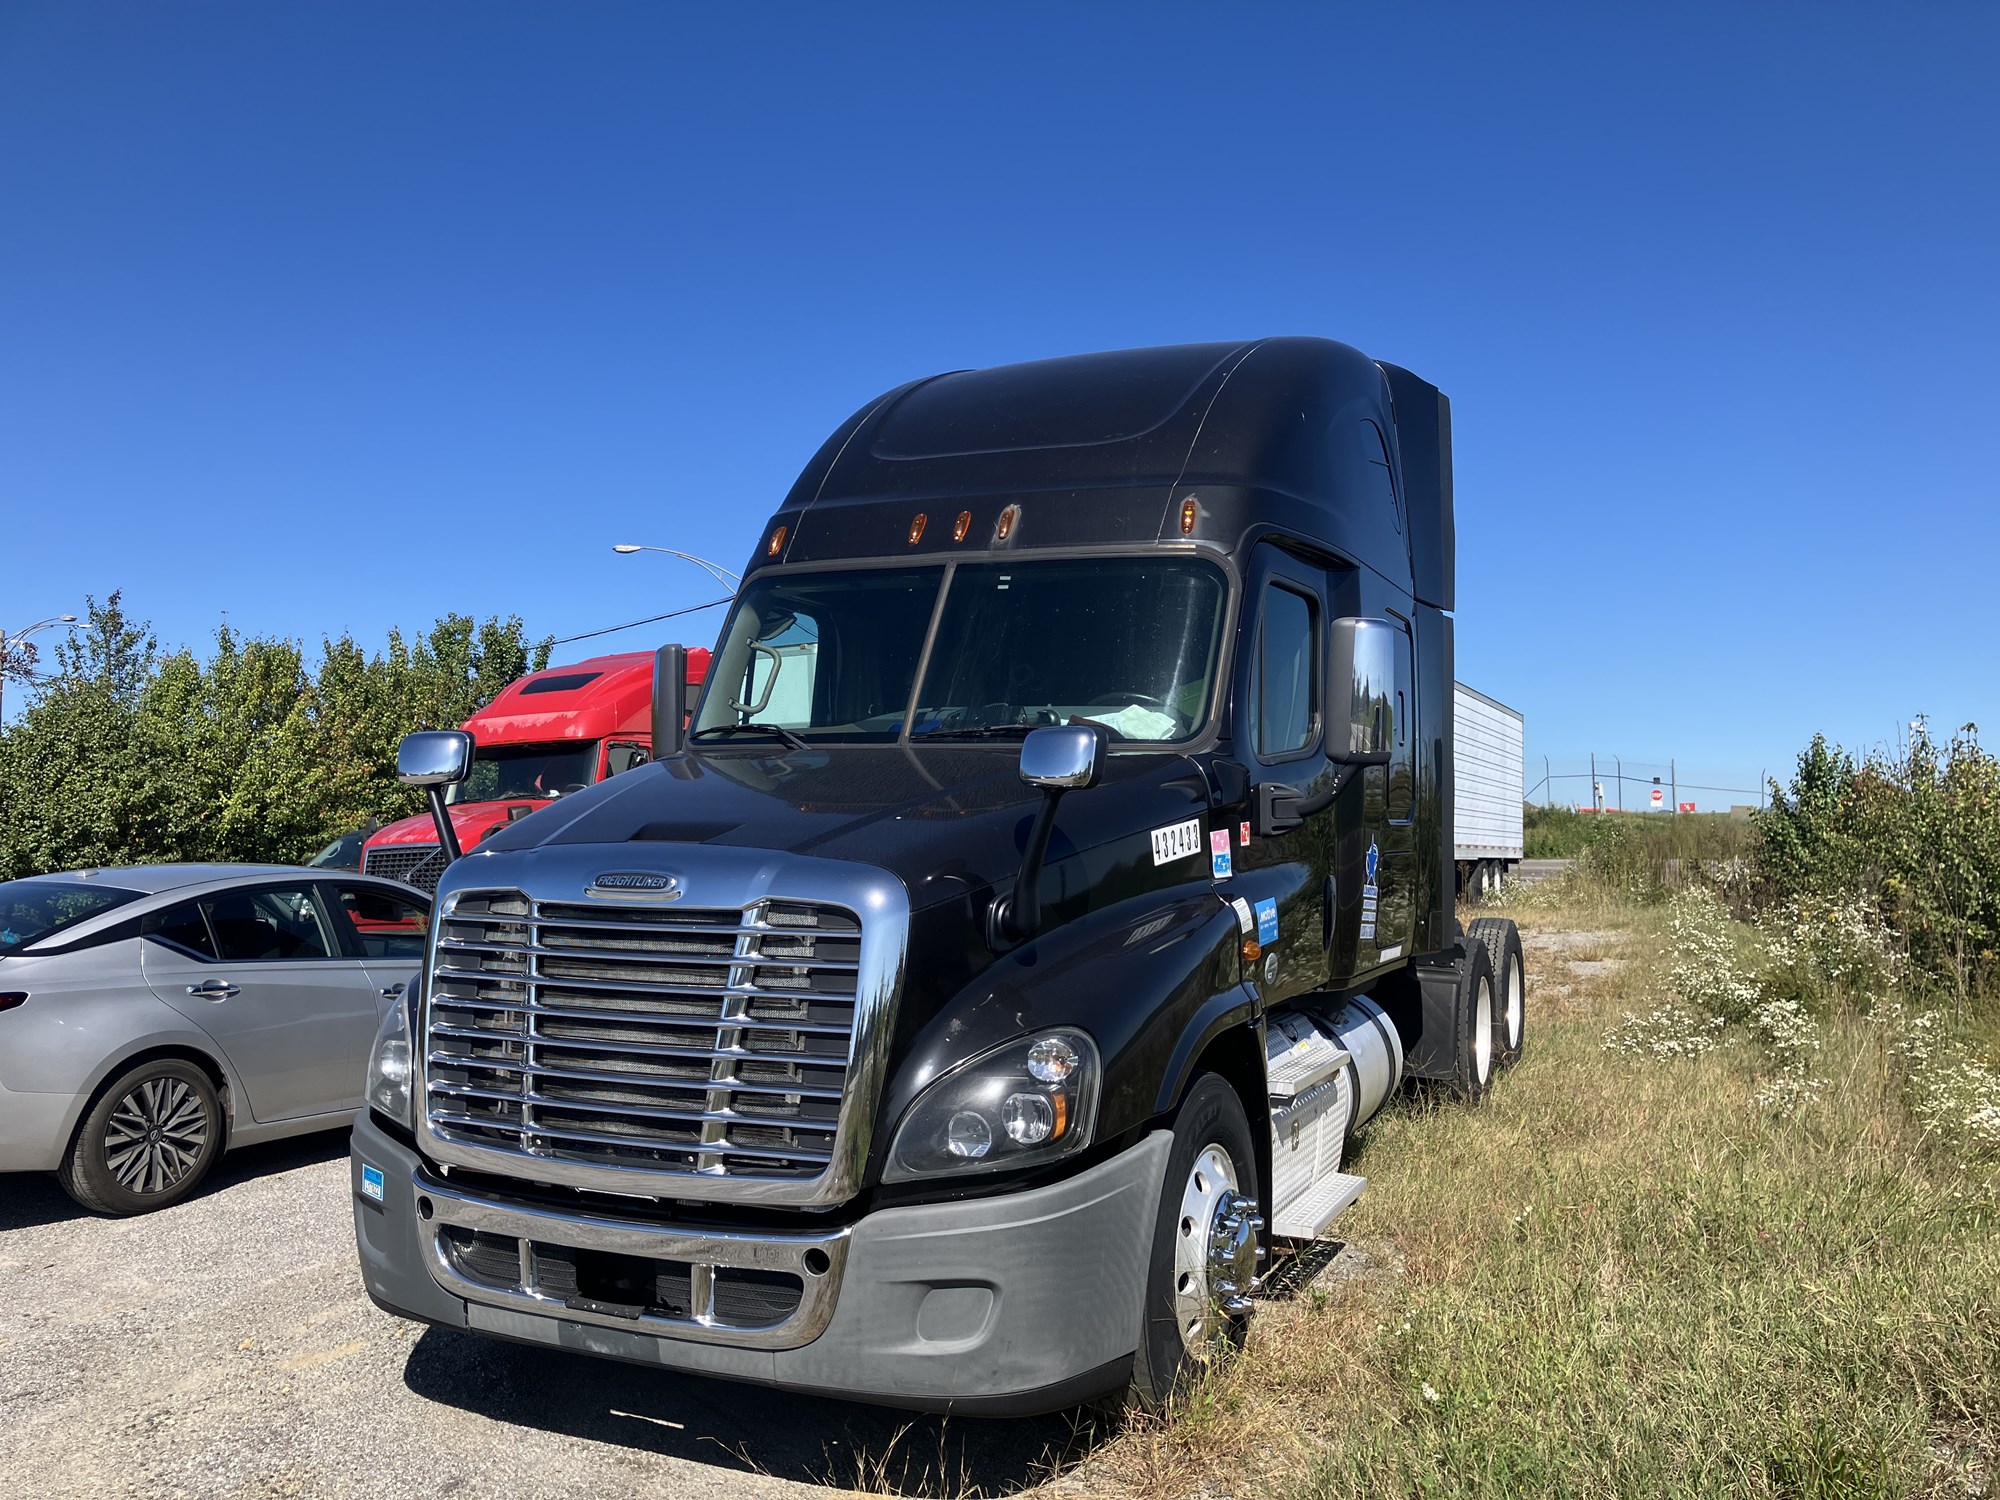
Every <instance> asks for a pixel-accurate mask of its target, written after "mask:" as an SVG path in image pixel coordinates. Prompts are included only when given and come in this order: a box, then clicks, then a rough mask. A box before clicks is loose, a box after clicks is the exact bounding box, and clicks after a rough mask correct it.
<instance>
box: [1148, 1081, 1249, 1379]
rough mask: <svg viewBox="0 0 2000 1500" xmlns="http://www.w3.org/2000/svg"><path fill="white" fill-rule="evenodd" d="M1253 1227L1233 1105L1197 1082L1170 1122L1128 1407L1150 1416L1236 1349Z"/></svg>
mask: <svg viewBox="0 0 2000 1500" xmlns="http://www.w3.org/2000/svg"><path fill="white" fill-rule="evenodd" d="M1263 1227H1264V1218H1263V1214H1262V1211H1261V1210H1260V1209H1259V1208H1258V1206H1257V1150H1256V1145H1255V1143H1254V1141H1253V1139H1252V1137H1251V1134H1250V1121H1249V1118H1248V1117H1247V1116H1246V1115H1245V1114H1244V1112H1243V1101H1242V1100H1241V1099H1239V1098H1237V1096H1236V1090H1235V1089H1233V1088H1231V1087H1230V1086H1229V1084H1228V1082H1227V1081H1226V1080H1224V1079H1223V1078H1222V1077H1221V1076H1220V1075H1218V1074H1215V1073H1203V1074H1201V1075H1200V1076H1198V1077H1197V1078H1196V1079H1195V1081H1194V1082H1193V1084H1192V1085H1190V1086H1189V1088H1188V1091H1187V1094H1186V1096H1185V1097H1184V1098H1183V1099H1182V1101H1181V1108H1180V1113H1179V1114H1178V1115H1177V1116H1176V1117H1175V1119H1174V1144H1173V1150H1172V1151H1171V1152H1170V1153H1169V1155H1168V1158H1167V1178H1166V1183H1165V1185H1164V1186H1163V1187H1162V1189H1161V1191H1160V1212H1159V1217H1158V1220H1157V1222H1156V1223H1155V1225H1154V1229H1153V1252H1152V1257H1151V1260H1150V1263H1149V1267H1148V1271H1147V1276H1146V1294H1145V1302H1144V1304H1143V1310H1142V1316H1141V1320H1140V1325H1139V1350H1138V1354H1137V1355H1136V1357H1135V1358H1134V1359H1133V1362H1132V1389H1131V1392H1130V1398H1131V1400H1132V1401H1133V1402H1135V1403H1136V1404H1137V1405H1138V1406H1140V1407H1141V1408H1143V1409H1144V1410H1146V1411H1149V1412H1158V1411H1160V1410H1161V1409H1163V1408H1164V1407H1165V1406H1166V1405H1167V1403H1168V1402H1169V1401H1171V1400H1172V1399H1173V1397H1174V1396H1175V1395H1176V1394H1177V1393H1179V1392H1181V1391H1183V1390H1185V1389H1186V1388H1187V1386H1188V1385H1189V1383H1190V1382H1191V1381H1192V1380H1193V1378H1194V1377H1195V1375H1196V1374H1198V1373H1199V1372H1200V1370H1201V1368H1202V1366H1203V1365H1205V1364H1206V1363H1207V1362H1208V1361H1209V1359H1210V1358H1211V1357H1212V1356H1214V1355H1215V1354H1217V1353H1221V1352H1225V1351H1227V1350H1229V1349H1234V1348H1240V1347H1241V1346H1242V1343H1243V1336H1244V1332H1245V1326H1246V1321H1247V1315H1248V1312H1249V1305H1248V1303H1249V1293H1250V1289H1251V1285H1252V1284H1253V1283H1254V1280H1255V1276H1256V1265H1257V1257H1258V1254H1259V1245H1260V1232H1261V1231H1262V1229H1263Z"/></svg>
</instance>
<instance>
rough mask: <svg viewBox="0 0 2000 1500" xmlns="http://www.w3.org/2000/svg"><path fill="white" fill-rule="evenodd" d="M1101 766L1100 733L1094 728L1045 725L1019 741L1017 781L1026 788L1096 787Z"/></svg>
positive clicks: (1102, 739) (1081, 725)
mask: <svg viewBox="0 0 2000 1500" xmlns="http://www.w3.org/2000/svg"><path fill="white" fill-rule="evenodd" d="M1103 763H1104V731H1103V730H1101V729H1099V728H1098V727H1097V726H1096V725H1094V724H1045V725H1043V726H1042V727H1041V728H1040V729H1031V730H1029V731H1028V737H1027V738H1026V739H1024V740H1022V741H1021V779H1022V780H1023V781H1025V782H1027V783H1028V785H1029V786H1044V787H1068V788H1076V787H1092V786H1096V785H1097V777H1098V774H1099V772H1100V771H1102V770H1103Z"/></svg>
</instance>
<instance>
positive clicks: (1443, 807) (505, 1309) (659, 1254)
mask: <svg viewBox="0 0 2000 1500" xmlns="http://www.w3.org/2000/svg"><path fill="white" fill-rule="evenodd" d="M1452 526H1453V523H1452V488H1451V433H1450V415H1449V406H1448V404H1447V402H1446V399H1445V398H1444V396H1442V395H1441V394H1440V393H1439V391H1438V390H1437V389H1436V388H1435V387H1434V386H1432V385H1429V384H1428V383H1426V382H1425V381H1423V380H1421V379H1419V378H1418V377H1417V376H1415V375H1412V374H1411V373H1409V372H1408V371H1407V370H1403V369H1399V368H1397V367H1396V366H1394V365H1388V364H1380V363H1377V362H1375V361H1373V360H1370V359H1369V358H1367V357H1366V356H1364V355H1363V354H1361V353H1360V352H1359V351H1357V350H1355V349H1352V348H1349V347H1348V346H1346V345H1343V344H1339V343H1334V342H1330V341H1327V340H1323V339H1313V338H1274V339H1265V340H1261V341H1257V342H1252V343H1244V344H1200V345H1186V346H1179V347H1172V348H1160V349H1142V350H1133V351H1128V352H1122V353H1107V354H1091V355H1083V356H1079V357H1075V358H1067V359H1052V360H1046V361H1041V362H1036V363H1030V364H1022V365H1014V366H1008V367H1003V368H997V369H987V370H977V371H965V372H959V373H955V374H948V375H941V376H936V377H933V378H931V379H927V380H919V381H915V382H913V383H911V384H909V385H906V386H903V387H901V388H900V389H897V390H894V391H891V392H889V393H888V394H887V395H885V396H883V397H881V398H880V399H879V400H876V401H872V402H870V403H869V404H868V405H867V406H865V407H863V408H862V409H861V410H860V411H859V412H857V413H856V414H855V415H854V416H853V417H852V418H851V419H850V420H848V421H847V422H846V423H845V424H843V425H842V426H841V427H840V429H839V430H838V431H836V432H835V433H834V434H833V435H832V436H831V437H830V438H829V439H827V441H826V444H825V445H824V446H823V447H822V448H821V449H820V451H819V453H818V454H817V455H816V456H815V457H814V458H813V460H812V462H811V463H810V464H808V465H807V466H806V469H805V472H804V473H803V474H802V475H801V476H800V478H799V480H798V482H797V484H796V485H794V486H793V488H792V491H791V493H790V495H789V496H788V497H787V498H786V500H785V502H784V504H783V505H782V506H781V507H780V508H779V509H778V511H777V513H776V514H775V515H774V516H772V517H771V519H770V520H769V522H768V523H767V524H766V525H765V526H764V528H763V530H762V532H761V533H760V535H759V538H758V541H757V544H756V548H755V551H754V554H753V556H752V557H751V559H750V564H749V566H748V567H747V568H746V569H745V572H744V577H743V583H742V587H741V589H740V591H739V593H738V594H737V597H736V599H735V602H734V605H733V607H732V610H731V613H730V615H729V619H728V622H727V625H726V627H725V628H724V630H723V632H722V637H721V640H720V641H719V643H718V644H717V646H716V648H715V658H714V667H713V669H712V671H711V673H710V676H709V680H708V683H707V686H706V688H705V690H704V691H703V692H702V694H701V698H700V702H699V704H698V706H696V707H695V708H694V711H693V713H692V715H691V720H690V719H689V718H688V717H687V716H686V713H685V705H684V703H683V700H682V697H681V690H680V684H681V682H682V681H683V679H684V673H683V671H682V670H681V668H680V666H679V663H678V653H679V648H677V647H667V648H664V649H663V650H662V652H661V672H660V675H659V678H658V686H657V688H656V693H655V714H656V720H655V738H654V744H655V746H656V747H657V748H658V750H659V751H660V752H662V753H660V758H659V759H658V760H657V761H656V762H655V763H653V764H651V765H648V766H645V767H643V768H642V769H640V770H637V771H634V772H631V773H628V774H627V775H624V776H620V777H617V778H615V779H614V780H610V781H606V782H604V783H603V784H601V785H598V786H594V787H590V788H588V789H586V790H584V791H581V792H577V793H574V794H572V795H570V796H567V797H564V798H562V799H561V801H560V802H557V803H554V804H552V805H550V806H549V807H547V808H545V809H543V810H541V811H538V812H536V813H534V814H533V815H532V816H530V817H528V818H525V819H523V820H521V821H520V822H517V823H515V824H513V825H512V826H510V827H508V828H506V829H504V830H502V831H500V832H498V833H497V834H495V835H494V836H492V837H490V838H487V839H485V840H484V841H482V842H481V843H480V844H479V845H478V847H477V848H476V849H474V850H472V851H471V852H469V853H466V854H464V855H463V856H462V857H460V858H458V859H456V861H455V862H454V863H453V864H452V865H451V866H450V868H449V870H448V871H447V872H446V874H445V876H444V878H443V879H442V881H441V882H440V884H439V886H438V891H437V902H436V909H435V915H434V917H433V924H432V930H431V935H430V947H429V957H428V960H427V963H426V965H425V968H424V971H423V974H422V977H421V980H420V982H419V984H417V985H416V986H413V988H412V992H411V993H410V994H409V995H408V997H407V999H406V1003H405V1004H404V1005H403V1006H402V1007H401V1008H400V1009H399V1010H398V1011H397V1012H396V1013H395V1014H394V1015H392V1016H391V1018H390V1020H389V1022H388V1023H387V1025H386V1026H385V1027H384V1031H383V1034H382V1036H381V1038H380V1039H379V1040H378V1042H377V1046H376V1051H375V1056H374V1059H373V1061H372V1062H371V1065H370V1071H369V1081H368V1100H369V1108H368V1109H367V1111H366V1112H365V1113H364V1115H363V1117H362V1119H361V1120H360V1121H359V1122H358V1124H357V1125H356V1127H355V1132H354V1141H353V1164H352V1165H353V1171H352V1178H353V1191H354V1222H355V1231H356V1235H357V1237H358V1240H359V1246H360V1254H361V1263H362V1269H363V1275H364V1278H365V1280H366V1283H367V1287H368V1291H369V1293H370V1295H371V1296H372V1297H373V1298H374V1299H375V1301H376V1302H377V1303H378V1304H379V1305H380V1306H382V1307H383V1308H384V1309H386V1310H388V1311H390V1312H393V1313H396V1314H399V1315H401V1316H404V1317H410V1318H417V1319H422V1320H424V1321H427V1322H430V1323H435V1324H439V1325H442V1326H446V1327H451V1328H464V1329H472V1330H475V1331H479V1332H483V1333H488V1334H492V1335H495V1336H497V1337H500V1338H506V1339H514V1340H519V1341H522V1342H525V1343H530V1344H540V1345H545V1346H548V1347H552V1348H562V1349H570V1350H577V1351H583V1352H589V1353H594V1354H600V1355H605V1356H607V1357H610V1358H615V1359H623V1360H630V1361H633V1362H636V1363H639V1364H647V1365H655V1366H664V1367H669V1368H673V1369H676V1370H683V1371H690V1372H698V1373H707V1374H713V1375H718V1376H724V1377H728V1378H731V1379H739V1380H750V1381H760V1382H765V1383H768V1384H771V1385H775V1386H780V1387H789V1388H794V1389H801V1390H810V1391H815V1392H821V1393H825V1394H832V1395H840V1396H846V1397H851V1398H855V1399H860V1400H866V1401H876V1402H886V1403H892V1404H897V1405H903V1406H911V1407H927V1408H949V1409H954V1410H961V1411H986V1412H995V1413H1005V1412H1017V1413H1026V1412H1034V1411H1043V1410H1052V1409H1056V1408H1059V1407H1063V1406H1066V1405H1070V1404H1072V1403H1077V1402H1081V1401H1085V1400H1090V1399H1095V1398H1100V1397H1105V1396H1115V1395H1117V1394H1118V1393H1121V1392H1130V1393H1132V1394H1133V1395H1135V1396H1136V1398H1137V1399H1138V1400H1140V1401H1142V1402H1144V1403H1146V1404H1149V1405H1157V1404H1158V1403H1160V1402H1162V1401H1164V1400H1165V1399H1166V1398H1167V1397H1168V1396H1169V1395H1170V1394H1171V1393H1172V1392H1173V1391H1174V1389H1175V1388H1176V1386H1177V1385H1178V1384H1179V1383H1180V1382H1181V1381H1182V1380H1183V1379H1184V1378H1185V1377H1186V1375H1187V1373H1188V1372H1189V1371H1190V1370H1192V1369H1193V1368H1195V1367H1196V1366H1198V1365H1199V1364H1200V1363H1201V1361H1202V1360H1203V1359H1204V1358H1205V1357H1206V1356H1207V1355H1208V1354H1209V1353H1210V1352H1212V1351H1213V1350H1214V1349H1215V1348H1216V1347H1218V1345H1219V1344H1220V1343H1221V1342H1223V1341H1226V1340H1232V1339H1238V1338H1240V1337H1241V1333H1242V1328H1243V1324H1244V1320H1245V1318H1246V1316H1247V1315H1248V1314H1249V1312H1250V1311H1251V1308H1252V1304H1253V1294H1254V1292H1255V1290H1256V1288H1257V1286H1258V1284H1259V1279H1260V1277H1261V1276H1263V1275H1266V1274H1268V1272H1269V1270H1270V1268H1271V1266H1272V1264H1273V1258H1274V1257H1277V1256H1282V1255H1284V1254H1286V1253H1287V1252H1290V1251H1294V1250H1296V1249H1298V1248H1299V1247H1301V1246H1302V1245H1304V1244H1305V1243H1307V1242H1310V1241H1312V1240H1314V1239H1315V1238H1317V1237H1319V1236H1321V1235H1322V1234H1323V1233H1324V1232H1325V1231H1326V1230H1327V1228H1328V1226H1329V1225H1330V1224H1331V1223H1332V1222H1333V1221H1334V1218H1335V1217H1336V1216H1337V1215H1338V1214H1339V1213H1340V1212H1341V1211H1342V1210H1343V1209H1345V1208H1346V1207H1347V1206H1348V1205H1349V1204H1351V1203H1352V1202H1353V1201H1354V1200H1355V1198H1356V1197H1357V1195H1358V1194H1359V1193H1360V1191H1361V1189H1362V1187H1363V1186H1364V1183H1363V1180H1362V1179H1361V1178H1360V1177H1358V1176H1354V1175H1352V1174H1350V1173H1348V1172H1347V1171H1346V1170H1345V1167H1346V1166H1347V1165H1348V1160H1347V1158H1348V1152H1349V1145H1350V1142H1351V1140H1352V1138H1353V1136H1354V1133H1355V1131H1356V1130H1357V1129H1358V1128H1359V1127H1360V1126H1361V1125H1362V1124H1363V1123H1364V1122H1365V1121H1366V1120H1367V1119H1368V1117H1369V1116H1370V1115H1371V1114H1373V1113H1374V1112H1375V1111H1376V1110H1378V1109H1379V1108H1380V1107H1381V1106H1382V1104H1383V1103H1384V1101H1385V1100H1386V1099H1387V1098H1389V1096H1390V1095H1391V1094H1392V1093H1393V1092H1394V1091H1395V1090H1396V1089H1398V1087H1399V1086H1401V1085H1402V1083H1403V1082H1404V1080H1406V1079H1427V1080H1433V1081H1435V1082H1436V1083H1437V1084H1439V1085H1442V1086H1444V1087H1446V1088H1448V1089H1450V1090H1452V1091H1454V1092H1455V1093H1457V1094H1458V1095H1459V1096H1461V1097H1463V1098H1465V1099H1467V1100H1472V1101H1476V1100H1477V1099H1478V1098H1479V1097H1480V1096H1481V1095H1482V1094H1483V1093H1484V1091H1485V1090H1486V1088H1487V1087H1488V1085H1489V1083H1490V1081H1491V1079H1492V1076H1493V1073H1494V1071H1495V1069H1496V1068H1497V1067H1498V1066H1499V1065H1501V1064H1503V1063H1505V1062H1506V1061H1507V1060H1509V1059H1510V1058H1511V1057H1512V1056H1513V1055H1514V1054H1516V1053H1518V1051H1519V1049H1520V1046H1521V1039H1522V1031H1521V1028H1522V1019H1523V1008H1524V1002H1525V995H1524V988H1525V976H1524V974H1523V967H1522V961H1521V949H1520V941H1519V937H1518V934H1517V933H1516V932H1515V931H1514V928H1513V926H1512V924H1511V923H1507V922H1504V921H1497V920H1492V919H1486V920H1482V921H1479V922H1475V923H1474V924H1472V930H1471V931H1470V932H1465V931H1462V930H1461V928H1460V926H1459V924H1458V922H1457V921H1456V919H1455V917H1454V912H1453V856H1454V846H1453V817H1452V616H1451V611H1452V608H1453V600H1452V590H1453V556H1452V554H1453V534H1452ZM469 750H470V746H469V741H468V740H467V737H465V736H463V735H461V734H457V733H454V732H442V733H434V734H422V735H413V736H411V737H410V738H409V739H408V740H406V741H405V744H404V747H403V752H402V763H401V769H402V771H403V774H404V777H405V779H406V780H408V781H410V782H412V784H417V785H426V786H430V787H432V788H433V792H432V795H433V802H434V805H435V806H436V807H437V808H438V810H439V816H440V823H441V828H440V836H441V837H442V838H444V839H445V842H446V845H447V848H450V847H451V842H450V838H449V833H450V830H449V823H448V820H445V819H444V818H443V816H442V800H441V796H440V794H439V792H438V790H437V789H438V788H439V787H440V786H441V785H443V784H445V783H448V782H450V781H451V780H452V779H453V778H454V777H457V776H460V775H462V774H464V769H465V766H466V764H467V762H468V758H469Z"/></svg>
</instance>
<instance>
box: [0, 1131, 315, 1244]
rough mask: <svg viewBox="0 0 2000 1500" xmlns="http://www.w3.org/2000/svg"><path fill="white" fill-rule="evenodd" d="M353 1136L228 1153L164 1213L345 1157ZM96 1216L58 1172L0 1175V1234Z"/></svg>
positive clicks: (307, 1139) (299, 1139) (302, 1139)
mask: <svg viewBox="0 0 2000 1500" xmlns="http://www.w3.org/2000/svg"><path fill="white" fill-rule="evenodd" d="M348 1132H349V1127H347V1126H345V1125H342V1126H340V1127H339V1128H337V1129H334V1130H322V1131H317V1132H315V1133H314V1134H312V1135H300V1136H293V1137H292V1138H291V1139H290V1140H283V1141H270V1142H267V1143H265V1144H264V1145H261V1146H244V1147H242V1148H241V1149H240V1150H235V1151H228V1152H224V1153H223V1157H222V1160H221V1161H219V1162H217V1163H216V1164H215V1168H214V1170H213V1171H211V1172H210V1173H209V1174H208V1180H207V1181H206V1182H204V1183H202V1185H201V1186H200V1187H199V1188H197V1189H196V1190H195V1193H194V1195H193V1196H192V1197H190V1198H187V1199H185V1200H184V1201H183V1202H181V1203H177V1204H175V1205H174V1206H173V1207H172V1208H169V1209H165V1210H162V1212H165V1213H169V1214H171V1213H175V1212H179V1211H181V1210H184V1209H187V1208H191V1207H194V1206H196V1205H198V1204H200V1203H201V1202H202V1201H203V1200H204V1199H206V1198H212V1197H214V1196H215V1195H216V1194H218V1193H223V1192H227V1191H228V1190H229V1189H230V1188H232V1187H235V1186H236V1185H237V1184H239V1183H243V1182H248V1181H250V1180H252V1179H253V1178H258V1177H265V1176H269V1175H272V1174H274V1173H278V1172H289V1171H291V1170H292V1169H293V1168H295V1167H310V1166H314V1165H316V1164H318V1163H320V1162H323V1161H331V1160H333V1159H334V1158H335V1157H337V1156H345V1155H346V1154H347V1137H348ZM95 1217H96V1215H94V1214H92V1213H91V1211H90V1210H89V1209H87V1208H84V1207H83V1206H82V1205H80V1204H79V1203H77V1201H76V1200H75V1199H74V1198H72V1197H70V1195H69V1194H68V1193H65V1192H64V1191H63V1190H62V1185H61V1184H60V1183H58V1182H57V1181H56V1174H55V1173H53V1172H10V1173H8V1174H6V1175H5V1176H0V1230H8V1229H28V1228H32V1227H33V1226H36V1225H40V1224H61V1223H64V1222H66V1221H68V1220H70V1219H89V1218H95Z"/></svg>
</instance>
